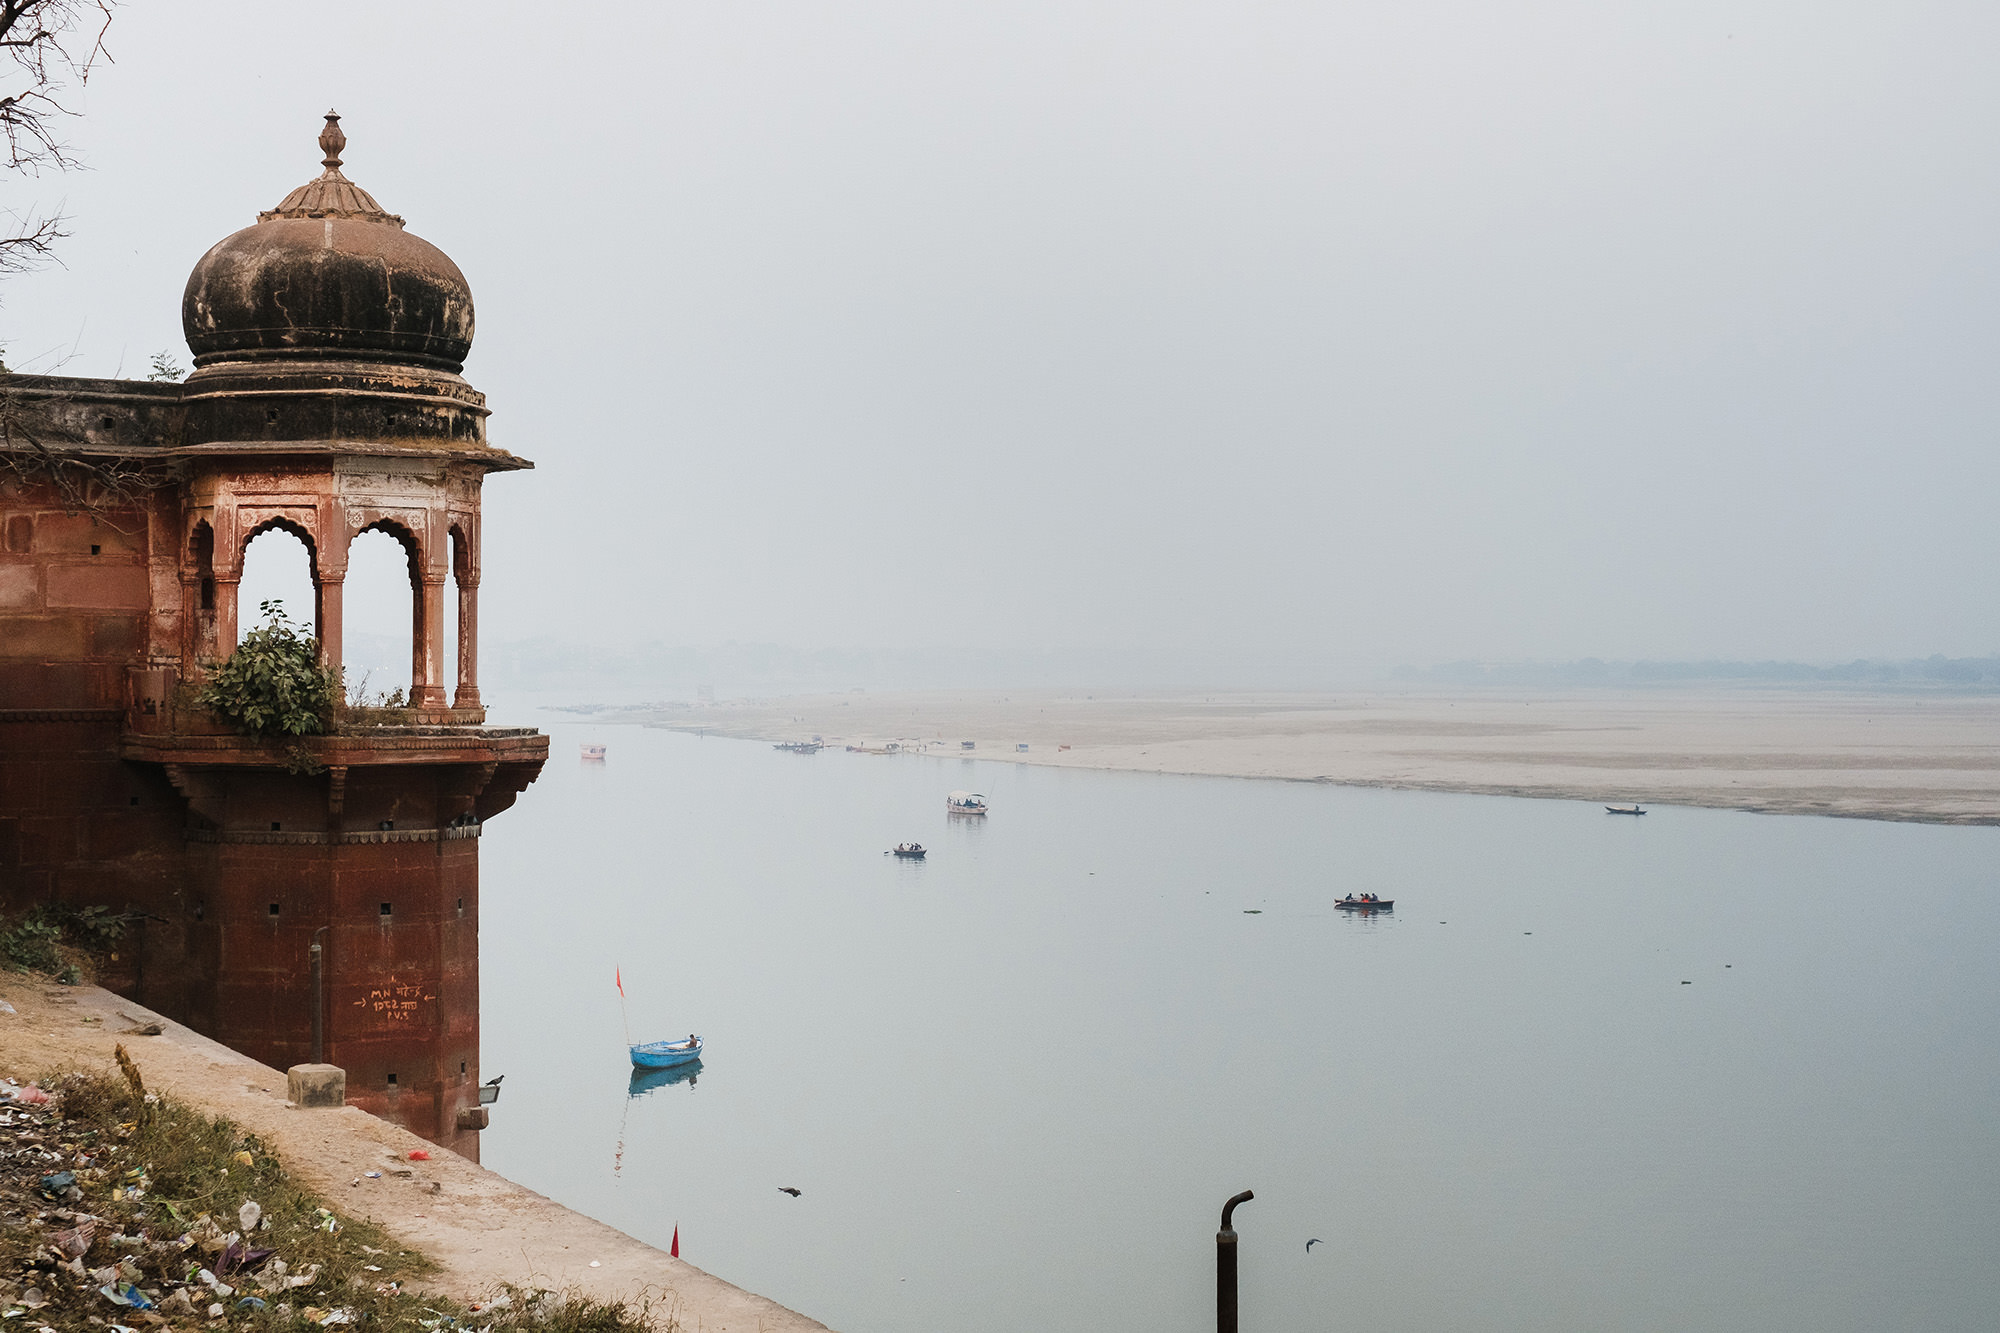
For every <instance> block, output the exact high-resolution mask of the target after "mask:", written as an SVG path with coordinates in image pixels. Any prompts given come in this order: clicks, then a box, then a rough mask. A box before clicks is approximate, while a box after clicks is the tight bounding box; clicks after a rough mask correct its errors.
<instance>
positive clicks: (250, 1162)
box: [236, 1152, 257, 1166]
mask: <svg viewBox="0 0 2000 1333" xmlns="http://www.w3.org/2000/svg"><path fill="white" fill-rule="evenodd" d="M236 1160H237V1161H239V1162H241V1163H242V1164H243V1165H245V1166H255V1165H257V1159H256V1158H254V1157H252V1156H251V1155H250V1154H249V1153H247V1152H240V1153H237V1154H236Z"/></svg>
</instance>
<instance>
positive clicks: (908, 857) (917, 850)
mask: <svg viewBox="0 0 2000 1333" xmlns="http://www.w3.org/2000/svg"><path fill="white" fill-rule="evenodd" d="M889 854H890V855H891V856H899V857H901V858H902V859H903V860H905V861H921V860H923V859H924V856H925V855H926V853H925V851H924V845H923V844H922V843H920V842H899V843H897V844H896V847H895V850H894V851H892V852H890V853H889Z"/></svg>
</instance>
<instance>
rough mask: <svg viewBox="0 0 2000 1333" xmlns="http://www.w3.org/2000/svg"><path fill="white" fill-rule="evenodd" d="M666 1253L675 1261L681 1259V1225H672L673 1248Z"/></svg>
mask: <svg viewBox="0 0 2000 1333" xmlns="http://www.w3.org/2000/svg"><path fill="white" fill-rule="evenodd" d="M667 1253H668V1254H671V1255H672V1256H674V1258H676V1259H678V1258H680V1257H681V1224H680V1223H678V1222H676V1223H674V1243H673V1248H671V1249H669V1250H668V1251H667Z"/></svg>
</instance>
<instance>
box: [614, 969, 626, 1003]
mask: <svg viewBox="0 0 2000 1333" xmlns="http://www.w3.org/2000/svg"><path fill="white" fill-rule="evenodd" d="M611 976H612V978H613V979H614V980H616V981H617V983H618V997H619V998H620V999H623V998H625V970H624V969H623V968H618V967H614V968H612V969H611Z"/></svg>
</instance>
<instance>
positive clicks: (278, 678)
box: [196, 601, 340, 736]
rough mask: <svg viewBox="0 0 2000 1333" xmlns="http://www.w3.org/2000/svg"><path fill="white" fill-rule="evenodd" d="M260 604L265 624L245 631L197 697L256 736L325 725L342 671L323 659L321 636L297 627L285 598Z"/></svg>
mask: <svg viewBox="0 0 2000 1333" xmlns="http://www.w3.org/2000/svg"><path fill="white" fill-rule="evenodd" d="M257 609H258V610H259V611H261V612H263V614H264V624H263V626H262V627H261V628H259V629H254V630H251V631H250V632H249V633H248V634H246V635H244V636H243V641H242V642H241V643H239V644H237V645H236V651H235V652H233V653H231V654H230V655H229V660H228V661H227V662H225V663H223V664H222V666H221V667H220V668H219V669H217V670H216V671H215V672H214V673H213V674H212V675H210V676H209V678H208V684H207V685H205V686H203V687H202V690H201V693H200V694H199V695H197V696H196V702H197V703H199V704H200V705H201V706H202V707H203V708H206V709H209V710H210V711H212V712H214V713H215V714H216V715H218V716H219V717H222V718H223V719H225V720H227V721H229V722H232V723H234V724H235V725H236V727H237V728H238V729H239V730H241V731H243V732H245V733H246V734H248V735H252V736H306V735H311V734H313V733H316V732H321V731H325V730H326V728H327V724H328V722H330V721H331V720H332V718H333V710H334V707H335V706H336V705H337V704H338V703H339V702H340V678H339V676H338V675H337V674H336V673H335V672H333V671H331V670H329V669H327V668H326V667H323V666H321V665H320V664H319V641H318V640H317V639H314V638H313V637H311V636H310V635H307V634H302V633H300V632H299V630H298V628H297V627H296V626H294V625H293V624H292V622H291V618H290V617H288V616H287V615H286V614H285V607H284V603H282V602H277V601H268V602H263V603H261V604H259V606H258V608H257Z"/></svg>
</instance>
